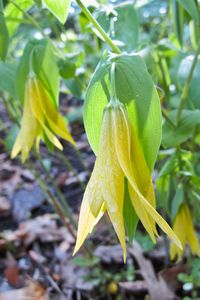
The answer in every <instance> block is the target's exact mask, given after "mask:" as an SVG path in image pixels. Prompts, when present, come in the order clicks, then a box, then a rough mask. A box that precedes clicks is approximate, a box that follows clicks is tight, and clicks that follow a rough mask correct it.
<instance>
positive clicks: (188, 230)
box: [170, 204, 200, 260]
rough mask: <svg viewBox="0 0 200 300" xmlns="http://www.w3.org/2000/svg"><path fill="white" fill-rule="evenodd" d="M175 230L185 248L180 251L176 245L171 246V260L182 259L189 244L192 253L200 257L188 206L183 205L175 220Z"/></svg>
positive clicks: (199, 246)
mask: <svg viewBox="0 0 200 300" xmlns="http://www.w3.org/2000/svg"><path fill="white" fill-rule="evenodd" d="M173 229H174V232H175V233H176V235H177V236H178V238H179V239H180V241H181V243H182V246H183V248H182V249H180V248H178V247H177V246H176V245H174V244H171V245H170V258H171V259H172V260H173V259H175V258H176V256H177V257H178V259H180V258H181V257H182V255H183V253H184V250H185V248H186V245H187V244H188V245H189V247H190V249H191V251H192V253H193V254H196V255H199V256H200V245H199V242H198V239H197V237H196V235H195V230H194V226H193V224H192V217H191V214H190V211H189V208H188V206H187V204H182V205H181V207H180V208H179V211H178V213H177V215H176V217H175V219H174V224H173Z"/></svg>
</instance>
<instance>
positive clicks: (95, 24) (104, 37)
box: [76, 0, 121, 54]
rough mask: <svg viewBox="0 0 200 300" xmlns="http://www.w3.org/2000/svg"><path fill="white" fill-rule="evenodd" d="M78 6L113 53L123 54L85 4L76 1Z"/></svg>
mask: <svg viewBox="0 0 200 300" xmlns="http://www.w3.org/2000/svg"><path fill="white" fill-rule="evenodd" d="M76 2H77V4H78V5H79V6H80V8H81V9H82V11H83V13H84V14H85V16H86V17H87V19H88V20H89V21H90V22H91V23H92V24H93V25H94V27H95V28H96V29H97V31H98V32H99V33H100V35H101V36H102V38H103V39H104V40H105V42H106V43H107V44H108V45H109V46H110V47H111V49H112V51H113V52H115V53H117V54H121V51H120V49H119V48H118V47H117V46H116V45H115V44H114V43H113V41H112V40H111V38H110V37H109V36H108V35H107V33H106V32H105V31H104V29H103V28H102V27H101V25H100V24H99V23H98V22H97V21H96V20H95V18H94V17H93V15H92V14H91V12H90V11H89V10H88V9H87V7H86V6H85V4H84V3H83V2H82V1H81V0H76Z"/></svg>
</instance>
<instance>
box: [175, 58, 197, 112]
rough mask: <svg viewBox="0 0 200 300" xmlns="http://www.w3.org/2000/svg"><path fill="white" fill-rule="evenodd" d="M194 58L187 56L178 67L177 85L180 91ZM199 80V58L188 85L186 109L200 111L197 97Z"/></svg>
mask: <svg viewBox="0 0 200 300" xmlns="http://www.w3.org/2000/svg"><path fill="white" fill-rule="evenodd" d="M193 59H194V56H193V55H189V56H187V57H185V58H184V59H183V60H182V62H181V64H180V67H179V70H178V84H179V87H180V90H182V89H183V86H184V84H185V82H186V80H187V78H188V75H189V72H190V69H191V66H192V62H193ZM199 78H200V57H199V58H198V62H197V64H196V67H195V69H194V72H193V76H192V80H191V83H190V88H189V95H188V99H187V102H186V107H187V108H189V109H194V108H198V109H200V101H199V95H200V84H199Z"/></svg>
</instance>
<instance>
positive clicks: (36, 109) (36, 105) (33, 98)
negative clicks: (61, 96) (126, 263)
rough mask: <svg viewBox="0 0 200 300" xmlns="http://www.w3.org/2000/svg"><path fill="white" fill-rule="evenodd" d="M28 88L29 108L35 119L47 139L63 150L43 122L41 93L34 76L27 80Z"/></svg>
mask: <svg viewBox="0 0 200 300" xmlns="http://www.w3.org/2000/svg"><path fill="white" fill-rule="evenodd" d="M27 84H28V85H29V89H30V96H29V99H30V103H31V110H32V112H33V114H34V116H35V118H36V119H37V121H38V123H39V124H40V126H41V127H42V128H43V130H44V132H45V134H46V136H47V138H48V139H49V141H50V142H51V143H52V144H53V145H54V146H55V147H57V148H58V149H59V150H63V146H62V144H61V143H60V141H59V140H58V138H57V137H56V136H55V135H54V134H53V133H52V132H51V131H50V130H49V128H48V127H47V126H46V124H45V116H44V114H43V111H42V108H41V94H40V91H39V89H38V86H37V81H36V79H34V78H31V79H29V80H28V83H27Z"/></svg>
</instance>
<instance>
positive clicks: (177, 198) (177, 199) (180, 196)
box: [171, 184, 184, 219]
mask: <svg viewBox="0 0 200 300" xmlns="http://www.w3.org/2000/svg"><path fill="white" fill-rule="evenodd" d="M183 201H184V190H183V185H182V184H179V185H178V188H177V191H176V193H175V195H174V198H173V199H172V203H171V217H172V219H174V218H175V216H176V215H177V213H178V210H179V208H180V206H181V204H182V203H183Z"/></svg>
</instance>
